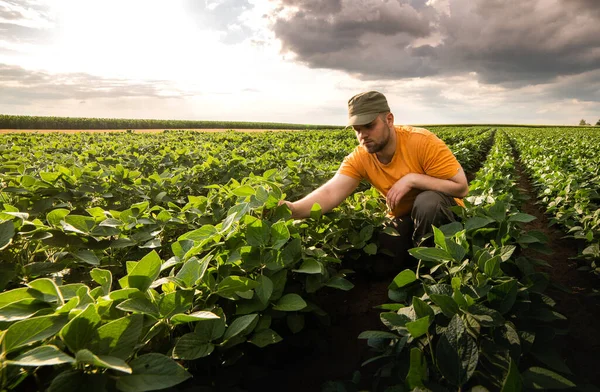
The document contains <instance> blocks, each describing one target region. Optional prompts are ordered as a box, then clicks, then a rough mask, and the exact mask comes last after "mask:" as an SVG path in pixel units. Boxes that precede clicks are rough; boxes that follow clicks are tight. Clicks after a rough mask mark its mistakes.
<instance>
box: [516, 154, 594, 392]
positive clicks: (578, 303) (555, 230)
mask: <svg viewBox="0 0 600 392" xmlns="http://www.w3.org/2000/svg"><path fill="white" fill-rule="evenodd" d="M516 158H517V174H518V178H519V182H518V186H519V188H520V189H521V190H522V193H523V194H524V195H526V196H528V197H529V199H528V200H527V201H526V202H525V203H524V204H523V205H522V206H521V210H522V211H523V212H524V213H526V214H529V215H533V216H535V217H536V218H537V219H536V220H534V221H532V222H530V223H528V224H526V225H525V228H526V229H528V230H536V231H541V232H542V233H544V234H545V235H546V236H547V237H548V244H547V247H548V249H549V250H550V251H552V254H551V255H542V254H540V253H537V252H530V251H526V255H528V256H531V257H534V258H537V259H541V260H544V261H546V262H547V263H548V264H550V266H551V268H544V269H542V270H543V271H544V272H547V273H548V274H549V275H550V280H551V282H552V283H554V286H551V287H549V289H548V290H547V293H548V295H549V296H550V297H551V298H553V299H554V300H555V301H556V309H557V310H558V311H559V312H560V313H562V314H563V315H565V316H566V317H567V319H568V320H567V321H568V334H567V335H566V336H564V337H563V338H561V339H559V341H558V342H557V343H559V344H558V346H559V347H560V348H561V354H562V358H564V359H565V362H566V364H567V366H569V368H570V369H571V370H572V371H573V373H574V375H575V377H576V378H575V379H574V380H573V381H574V382H576V383H577V384H578V385H580V386H582V387H583V386H584V385H585V384H586V383H589V384H592V385H595V386H600V373H599V372H598V369H600V355H599V353H600V297H599V296H594V295H593V294H594V292H595V289H598V288H599V286H600V279H599V278H598V277H595V276H594V275H592V274H591V273H589V272H584V271H578V270H577V268H578V265H577V261H576V260H573V258H574V257H575V256H577V252H578V248H579V247H580V246H581V244H580V243H578V242H577V241H575V240H574V239H569V238H564V236H565V232H564V231H563V230H562V228H560V227H557V226H552V227H550V221H549V219H548V218H547V217H546V216H545V215H544V213H543V207H540V206H539V205H537V204H535V201H536V193H535V190H534V188H533V187H532V185H531V182H530V181H529V178H528V176H527V174H526V172H525V171H524V169H523V167H522V166H521V164H520V163H519V161H518V157H516ZM557 286H559V287H557Z"/></svg>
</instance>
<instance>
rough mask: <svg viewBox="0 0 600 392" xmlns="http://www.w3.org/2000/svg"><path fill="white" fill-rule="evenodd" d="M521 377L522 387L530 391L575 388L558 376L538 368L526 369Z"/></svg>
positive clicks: (570, 382) (572, 384) (568, 381)
mask: <svg viewBox="0 0 600 392" xmlns="http://www.w3.org/2000/svg"><path fill="white" fill-rule="evenodd" d="M522 377H523V385H524V386H525V387H526V388H531V389H565V388H574V387H575V386H576V385H575V384H574V383H573V382H572V381H570V380H568V379H566V378H565V377H563V376H561V375H560V374H558V373H555V372H553V371H551V370H548V369H544V368H540V367H531V368H529V369H527V370H526V371H525V372H524V373H523V375H522Z"/></svg>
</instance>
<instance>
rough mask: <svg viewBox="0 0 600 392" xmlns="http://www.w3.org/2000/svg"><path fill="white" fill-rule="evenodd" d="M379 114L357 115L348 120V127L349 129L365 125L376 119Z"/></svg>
mask: <svg viewBox="0 0 600 392" xmlns="http://www.w3.org/2000/svg"><path fill="white" fill-rule="evenodd" d="M378 115H379V113H366V114H357V115H356V116H352V117H350V118H349V119H348V126H349V127H351V126H353V125H365V124H368V123H370V122H372V121H373V120H375V119H376V118H377V116H378Z"/></svg>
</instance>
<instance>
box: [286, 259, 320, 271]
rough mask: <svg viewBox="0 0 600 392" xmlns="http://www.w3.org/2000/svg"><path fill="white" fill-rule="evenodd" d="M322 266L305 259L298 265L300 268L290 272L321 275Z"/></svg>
mask: <svg viewBox="0 0 600 392" xmlns="http://www.w3.org/2000/svg"><path fill="white" fill-rule="evenodd" d="M323 270H324V269H323V264H321V263H320V262H318V261H317V260H315V259H305V260H304V261H303V262H302V265H300V268H298V269H294V270H292V271H294V272H298V273H301V274H321V273H323Z"/></svg>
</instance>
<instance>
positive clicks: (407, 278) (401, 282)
mask: <svg viewBox="0 0 600 392" xmlns="http://www.w3.org/2000/svg"><path fill="white" fill-rule="evenodd" d="M416 280H417V275H415V273H414V272H413V271H412V270H409V269H405V270H404V271H402V272H400V273H399V274H398V275H396V277H395V278H394V280H393V281H392V283H391V284H390V285H389V287H388V288H389V289H390V290H395V289H397V288H401V287H404V286H406V285H409V284H411V283H412V282H415V281H416Z"/></svg>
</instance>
